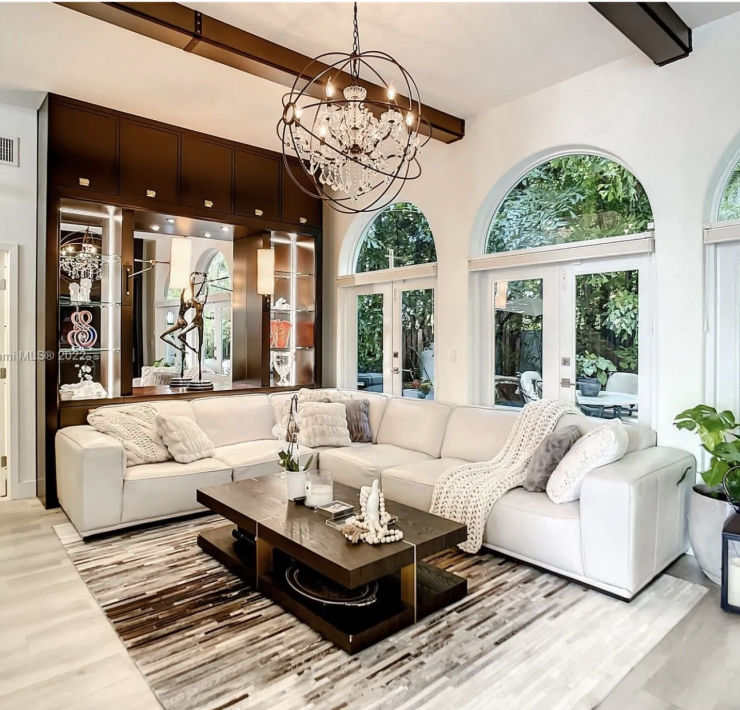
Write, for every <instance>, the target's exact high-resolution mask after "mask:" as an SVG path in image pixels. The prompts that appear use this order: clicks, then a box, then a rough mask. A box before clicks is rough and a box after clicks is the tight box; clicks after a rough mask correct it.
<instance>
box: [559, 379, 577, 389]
mask: <svg viewBox="0 0 740 710" xmlns="http://www.w3.org/2000/svg"><path fill="white" fill-rule="evenodd" d="M560 386H561V387H577V386H578V383H577V382H571V381H570V377H562V378H561V379H560Z"/></svg>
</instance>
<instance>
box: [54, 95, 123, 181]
mask: <svg viewBox="0 0 740 710" xmlns="http://www.w3.org/2000/svg"><path fill="white" fill-rule="evenodd" d="M118 126H119V119H118V116H112V115H110V114H105V113H102V112H100V113H98V112H96V111H91V110H88V109H86V108H78V107H75V106H67V105H66V104H61V103H60V104H54V105H53V106H52V108H51V116H50V119H49V172H50V177H51V182H52V183H53V184H54V185H62V186H66V187H80V188H87V189H89V190H90V191H92V192H107V193H111V194H116V193H117V192H118Z"/></svg>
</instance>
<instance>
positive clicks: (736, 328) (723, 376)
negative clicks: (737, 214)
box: [707, 242, 740, 412]
mask: <svg viewBox="0 0 740 710" xmlns="http://www.w3.org/2000/svg"><path fill="white" fill-rule="evenodd" d="M713 248H714V259H713V262H714V263H713V274H712V276H713V277H714V279H715V281H716V282H715V286H714V289H713V291H714V299H713V300H714V303H713V310H714V315H715V323H716V325H715V327H714V329H713V330H714V333H713V335H714V337H713V338H712V339H711V341H710V348H711V351H710V353H709V355H708V357H707V361H708V363H710V369H711V363H715V365H714V370H715V371H714V373H713V374H710V382H709V387H710V388H712V389H713V392H711V395H710V400H712V402H713V403H714V404H715V406H716V408H717V409H718V410H719V411H722V410H725V409H729V410H730V411H732V412H738V411H739V410H740V242H728V243H726V244H717V245H716V246H715V247H713Z"/></svg>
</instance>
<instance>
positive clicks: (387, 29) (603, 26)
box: [185, 2, 637, 118]
mask: <svg viewBox="0 0 740 710" xmlns="http://www.w3.org/2000/svg"><path fill="white" fill-rule="evenodd" d="M185 4H186V5H188V6H189V7H191V8H194V9H198V10H200V11H201V12H203V13H204V14H207V15H211V16H212V17H216V18H217V19H219V20H222V21H223V22H227V23H229V24H232V25H235V26H237V27H240V28H242V29H244V30H247V31H248V32H251V33H253V34H256V35H258V36H260V37H264V38H265V39H269V40H271V41H273V42H277V43H278V44H282V45H284V46H286V47H290V48H291V49H294V50H296V51H298V52H301V53H302V54H306V55H308V56H311V57H313V56H316V55H318V54H321V53H322V52H326V51H332V50H336V51H346V52H349V51H350V50H351V49H352V4H351V3H346V2H341V3H332V2H318V3H314V2H306V3H281V2H278V3H260V2H256V3H229V2H207V3H206V2H187V3H185ZM359 22H360V42H361V46H362V48H363V49H382V50H383V51H386V52H388V53H389V54H391V55H392V56H393V57H395V59H397V60H398V61H399V62H400V63H401V64H402V65H403V66H404V67H405V68H406V69H407V70H408V71H409V72H410V73H411V75H412V76H413V77H414V79H415V80H416V82H417V84H418V86H419V89H420V92H421V97H422V100H423V101H424V103H427V104H429V105H431V106H434V107H435V108H438V109H442V110H444V111H448V112H450V113H453V114H455V115H458V116H461V117H463V118H467V117H470V116H472V115H474V114H477V113H480V112H481V111H484V110H487V109H489V108H492V107H494V106H499V105H501V104H504V103H507V102H508V101H511V100H512V99H516V98H519V97H521V96H524V95H526V94H529V93H532V92H534V91H538V90H539V89H543V88H545V87H546V86H550V85H552V84H556V83H558V82H561V81H564V80H566V79H569V78H570V77H573V76H576V75H577V74H582V73H583V72H586V71H589V70H591V69H594V68H596V67H598V66H601V65H603V64H607V63H609V62H613V61H615V60H617V59H621V58H622V57H625V56H627V55H628V54H630V53H633V52H635V51H637V50H636V49H635V47H634V45H633V44H632V43H631V42H630V41H629V40H628V39H627V38H626V37H624V36H623V35H622V34H621V33H620V32H618V31H617V30H616V29H614V27H612V25H610V24H609V23H608V22H607V21H606V20H605V19H604V18H603V17H602V16H601V15H599V13H597V12H596V11H595V10H594V9H593V8H591V7H590V6H589V5H588V4H587V3H585V2H584V3H580V2H579V3H526V2H525V3H512V2H509V3H467V2H444V3H429V2H421V3H416V2H414V3H402V2H395V3H375V2H373V3H370V2H364V3H360V5H359Z"/></svg>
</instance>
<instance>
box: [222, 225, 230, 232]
mask: <svg viewBox="0 0 740 710" xmlns="http://www.w3.org/2000/svg"><path fill="white" fill-rule="evenodd" d="M221 231H222V232H228V231H229V228H228V227H226V226H223V227H221Z"/></svg>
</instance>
